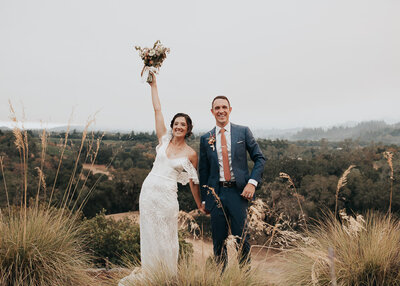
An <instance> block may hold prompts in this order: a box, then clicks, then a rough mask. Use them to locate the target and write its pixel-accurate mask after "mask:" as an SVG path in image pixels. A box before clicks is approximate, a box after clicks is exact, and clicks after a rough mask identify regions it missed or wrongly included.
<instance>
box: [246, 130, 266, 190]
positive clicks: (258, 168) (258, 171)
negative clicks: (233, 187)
mask: <svg viewBox="0 0 400 286" xmlns="http://www.w3.org/2000/svg"><path fill="white" fill-rule="evenodd" d="M245 132H246V149H247V151H248V152H249V155H250V158H251V160H252V161H253V162H254V167H253V170H252V171H251V174H250V179H253V180H255V181H257V182H258V183H259V182H260V181H261V175H262V173H263V171H264V165H265V157H264V155H263V153H262V152H261V149H260V146H258V143H257V141H256V139H255V138H254V136H253V133H251V131H250V129H249V128H248V127H246V130H245Z"/></svg>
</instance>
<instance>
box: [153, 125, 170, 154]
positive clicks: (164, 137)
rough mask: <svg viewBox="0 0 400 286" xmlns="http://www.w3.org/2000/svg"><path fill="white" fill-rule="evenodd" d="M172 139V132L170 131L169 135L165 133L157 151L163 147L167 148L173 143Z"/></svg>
mask: <svg viewBox="0 0 400 286" xmlns="http://www.w3.org/2000/svg"><path fill="white" fill-rule="evenodd" d="M171 138H172V132H171V131H170V130H169V131H167V133H165V134H164V135H163V136H162V137H161V143H159V144H158V145H157V146H156V151H158V149H160V147H161V146H166V145H168V142H169V141H171Z"/></svg>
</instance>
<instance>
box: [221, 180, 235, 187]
mask: <svg viewBox="0 0 400 286" xmlns="http://www.w3.org/2000/svg"><path fill="white" fill-rule="evenodd" d="M233 184H234V182H231V181H223V182H222V187H224V188H231V187H232V186H233Z"/></svg>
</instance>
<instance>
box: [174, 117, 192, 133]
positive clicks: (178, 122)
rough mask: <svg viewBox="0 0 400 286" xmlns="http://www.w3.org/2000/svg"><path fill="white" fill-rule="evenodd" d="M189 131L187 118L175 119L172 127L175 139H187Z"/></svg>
mask: <svg viewBox="0 0 400 286" xmlns="http://www.w3.org/2000/svg"><path fill="white" fill-rule="evenodd" d="M187 130H188V126H187V123H186V119H185V117H177V118H175V121H174V124H173V125H172V135H173V136H174V137H185V135H186V133H187Z"/></svg>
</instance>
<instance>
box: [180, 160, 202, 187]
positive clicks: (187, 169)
mask: <svg viewBox="0 0 400 286" xmlns="http://www.w3.org/2000/svg"><path fill="white" fill-rule="evenodd" d="M182 166H183V170H182V172H180V173H179V175H178V183H181V184H182V185H186V184H187V183H189V180H192V181H193V183H194V184H197V185H198V184H199V177H198V176H197V171H196V169H195V168H194V167H193V165H192V163H191V162H190V161H189V159H186V160H184V161H183V163H182Z"/></svg>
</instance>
